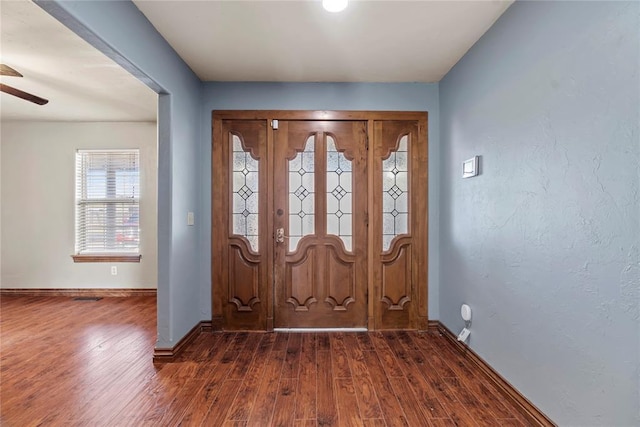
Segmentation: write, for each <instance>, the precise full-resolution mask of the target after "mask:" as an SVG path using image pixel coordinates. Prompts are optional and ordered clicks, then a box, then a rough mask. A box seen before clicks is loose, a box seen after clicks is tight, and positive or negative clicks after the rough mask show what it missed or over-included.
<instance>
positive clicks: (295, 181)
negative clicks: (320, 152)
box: [289, 135, 315, 252]
mask: <svg viewBox="0 0 640 427" xmlns="http://www.w3.org/2000/svg"><path fill="white" fill-rule="evenodd" d="M314 138H315V135H311V136H310V137H309V138H308V139H307V142H306V143H305V147H304V151H302V152H300V153H298V154H297V155H296V157H294V158H293V159H292V160H289V251H291V252H293V251H295V249H296V248H297V247H298V242H299V241H300V239H302V238H303V237H304V236H307V235H309V234H313V233H314V231H315V206H314V194H315V185H314V179H315V172H314V162H315V153H314V150H315V144H314Z"/></svg>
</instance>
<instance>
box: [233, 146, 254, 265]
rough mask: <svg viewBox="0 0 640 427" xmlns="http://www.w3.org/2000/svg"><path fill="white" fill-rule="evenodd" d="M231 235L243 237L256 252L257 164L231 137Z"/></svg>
mask: <svg viewBox="0 0 640 427" xmlns="http://www.w3.org/2000/svg"><path fill="white" fill-rule="evenodd" d="M232 159H233V172H232V174H233V176H232V179H233V210H232V217H233V234H237V235H240V236H243V237H245V238H246V239H247V240H248V241H249V245H250V246H251V249H252V250H253V251H254V252H258V243H259V241H258V214H259V210H258V197H259V186H258V181H259V175H258V173H259V162H258V160H256V159H254V158H253V156H251V153H250V152H249V151H245V150H244V149H243V148H242V142H241V141H240V137H239V136H237V135H233V157H232Z"/></svg>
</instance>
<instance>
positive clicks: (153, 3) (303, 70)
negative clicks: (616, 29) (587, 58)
mask: <svg viewBox="0 0 640 427" xmlns="http://www.w3.org/2000/svg"><path fill="white" fill-rule="evenodd" d="M134 3H135V4H136V6H137V7H138V8H139V9H140V10H141V11H142V12H143V13H144V14H145V15H146V16H147V18H148V19H149V20H150V21H151V23H152V24H153V25H154V26H155V27H156V28H157V29H158V31H159V32H160V33H161V34H162V35H163V36H164V37H165V38H166V39H167V41H168V42H169V43H170V44H171V46H173V48H174V49H175V50H176V51H177V52H178V54H179V55H180V56H181V57H182V58H183V59H184V60H185V62H186V63H187V64H188V65H189V66H190V67H191V68H192V69H193V70H194V72H195V73H196V74H197V75H198V76H199V77H200V79H201V80H203V81H292V82H296V81H299V82H322V81H332V82H437V81H439V80H440V79H441V78H442V77H443V76H444V75H445V74H446V73H447V72H448V71H449V70H450V69H451V67H453V65H455V63H456V62H457V61H458V60H459V59H460V58H461V57H462V56H463V55H464V54H465V53H466V52H467V51H468V50H469V48H470V47H471V46H472V45H473V44H474V43H475V42H476V41H477V40H478V39H479V38H480V37H481V36H482V35H483V34H484V33H485V31H486V30H487V29H488V28H489V27H490V26H491V25H492V24H493V23H494V22H495V21H496V19H498V17H499V16H500V15H501V14H502V13H503V12H504V11H505V10H506V9H507V8H508V7H509V6H510V5H511V3H512V0H506V1H503V0H474V1H455V0H449V1H397V0H396V1H394V0H387V1H353V0H351V2H350V4H349V7H348V8H347V9H346V10H345V11H344V12H341V13H338V14H332V13H329V12H326V11H324V10H323V9H322V6H321V1H320V0H313V1H304V0H289V1H270V0H257V1H255V0H254V1H242V0H228V1H219V0H204V1H184V0H173V1H171V0H169V1H164V0H134ZM0 27H1V28H0V62H2V63H4V64H7V65H9V66H11V67H13V68H15V69H16V70H18V71H19V72H21V73H22V74H23V75H24V77H22V78H18V77H2V82H3V83H5V84H8V85H11V86H14V87H16V88H18V89H21V90H24V91H26V92H30V93H33V94H35V95H37V96H40V97H43V98H46V99H49V103H48V104H47V105H45V106H39V105H36V104H32V103H30V102H27V101H24V100H21V99H19V98H15V97H13V96H11V95H7V94H5V93H0V119H2V120H56V121H155V120H156V108H157V95H156V94H155V93H154V92H153V91H152V90H151V89H149V88H147V87H146V86H145V85H144V84H143V83H141V82H140V81H139V80H137V79H136V78H134V77H133V76H132V75H130V74H129V73H128V72H126V71H124V70H123V69H122V68H120V66H118V65H117V64H116V63H115V62H113V61H112V60H111V59H109V58H107V57H106V56H104V55H103V54H102V53H100V52H99V51H97V50H96V49H94V48H93V47H92V46H90V45H89V44H88V43H87V42H85V41H84V40H82V39H80V37H78V36H77V35H75V34H74V33H72V32H71V31H70V30H69V29H67V28H66V27H65V26H64V25H62V24H61V23H59V22H58V21H57V20H56V19H54V18H53V17H51V16H50V15H49V14H47V13H46V12H45V11H44V10H42V9H41V8H40V7H38V6H37V5H35V4H34V3H32V2H31V1H29V0H15V1H6V0H0ZM133 42H135V40H132V43H133Z"/></svg>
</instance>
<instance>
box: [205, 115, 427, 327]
mask: <svg viewBox="0 0 640 427" xmlns="http://www.w3.org/2000/svg"><path fill="white" fill-rule="evenodd" d="M426 130H427V116H426V114H425V113H397V112H326V111H319V112H314V111H308V112H307V111H245V112H238V111H225V112H215V113H214V114H213V146H212V151H213V156H212V171H213V172H212V324H213V328H214V329H223V330H271V329H273V328H274V327H275V328H302V327H311V328H353V327H367V328H368V329H425V328H426V327H427V133H426Z"/></svg>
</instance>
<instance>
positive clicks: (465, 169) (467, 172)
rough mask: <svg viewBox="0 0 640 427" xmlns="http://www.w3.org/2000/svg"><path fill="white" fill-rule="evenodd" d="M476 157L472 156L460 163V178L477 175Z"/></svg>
mask: <svg viewBox="0 0 640 427" xmlns="http://www.w3.org/2000/svg"><path fill="white" fill-rule="evenodd" d="M478 157H479V156H473V157H472V158H470V159H469V160H465V161H464V162H462V177H463V178H471V177H473V176H477V175H478Z"/></svg>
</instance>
